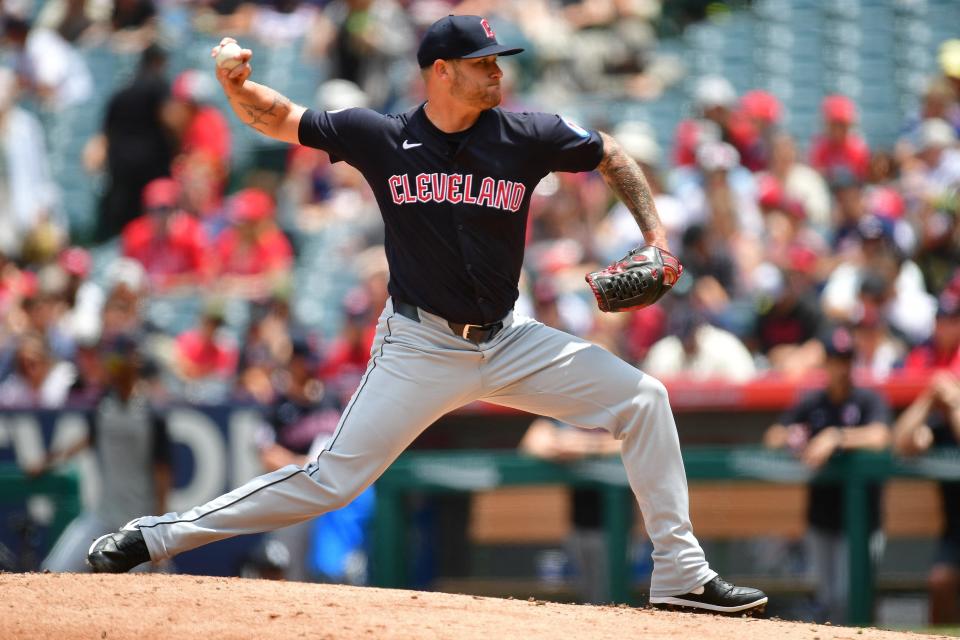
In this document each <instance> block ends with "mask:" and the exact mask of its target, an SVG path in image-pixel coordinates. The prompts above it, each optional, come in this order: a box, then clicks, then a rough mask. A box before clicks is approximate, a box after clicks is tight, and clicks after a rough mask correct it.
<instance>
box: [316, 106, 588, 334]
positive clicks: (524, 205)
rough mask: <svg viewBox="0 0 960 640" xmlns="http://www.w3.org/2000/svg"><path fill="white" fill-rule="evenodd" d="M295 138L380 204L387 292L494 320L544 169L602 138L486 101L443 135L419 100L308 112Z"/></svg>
mask: <svg viewBox="0 0 960 640" xmlns="http://www.w3.org/2000/svg"><path fill="white" fill-rule="evenodd" d="M299 135H300V143H301V144H303V145H305V146H308V147H315V148H317V149H322V150H324V151H326V152H328V153H329V154H330V157H331V160H333V161H337V160H343V161H345V162H347V163H349V164H351V165H353V166H354V167H356V168H357V169H358V170H359V171H360V172H361V173H362V174H363V175H364V177H365V178H366V179H367V182H369V183H370V186H371V187H372V188H373V192H374V194H375V196H376V198H377V202H378V204H379V205H380V212H381V214H382V216H383V220H384V225H385V230H386V240H385V248H386V252H387V261H388V262H389V265H390V287H389V289H390V295H391V296H393V297H394V298H395V299H398V300H402V301H404V302H407V303H410V304H414V305H416V306H418V307H420V308H422V309H425V310H426V311H429V312H430V313H434V314H437V315H439V316H441V317H443V318H446V319H447V320H450V321H453V322H466V323H473V324H485V323H490V322H496V321H497V320H500V319H501V318H502V317H503V316H504V315H505V314H506V313H507V312H508V311H509V310H510V309H511V308H512V307H513V304H514V301H515V300H516V299H517V295H518V291H517V282H518V280H519V278H520V269H521V266H522V264H523V249H524V239H525V233H526V227H527V210H528V208H529V206H530V195H531V193H532V192H533V189H534V187H536V186H537V184H538V183H539V182H540V180H541V179H542V178H543V177H544V176H546V175H547V174H548V173H550V172H552V171H592V170H593V169H595V168H596V167H597V165H598V164H599V163H600V160H601V158H602V157H603V142H602V141H601V139H600V136H599V134H597V132H595V131H587V130H585V129H581V128H580V127H579V126H577V125H575V124H573V123H571V122H569V121H567V120H565V119H563V118H561V117H560V116H557V115H548V114H543V113H513V112H509V111H503V110H501V109H491V110H488V111H484V112H483V113H482V114H481V115H480V118H479V119H478V120H477V122H476V123H475V124H474V125H473V126H472V127H470V128H469V129H467V130H466V131H463V132H459V133H456V134H452V135H451V134H445V133H443V132H442V131H440V130H439V129H437V128H436V127H435V126H433V124H432V123H431V122H430V121H429V119H428V118H427V117H426V115H425V114H424V110H423V106H422V105H421V106H418V107H416V108H414V109H411V110H410V111H408V112H406V113H403V114H399V115H381V114H379V113H377V112H375V111H371V110H369V109H343V110H339V111H312V110H307V112H306V113H304V115H303V118H302V119H301V121H300V132H299Z"/></svg>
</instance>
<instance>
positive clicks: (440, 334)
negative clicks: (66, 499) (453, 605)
mask: <svg viewBox="0 0 960 640" xmlns="http://www.w3.org/2000/svg"><path fill="white" fill-rule="evenodd" d="M371 354H372V357H371V359H370V363H369V365H368V366H367V371H366V373H365V374H364V376H363V378H362V380H361V382H360V385H359V386H358V387H357V390H356V392H354V395H353V398H352V399H351V400H350V403H349V404H348V405H347V408H346V409H345V410H344V412H343V416H342V417H341V419H340V424H339V425H338V427H337V430H336V431H335V432H334V433H333V435H332V436H331V437H330V439H329V440H328V441H327V443H326V445H325V446H324V448H323V449H322V451H321V452H320V454H319V455H318V457H317V458H316V460H314V461H313V462H310V463H309V464H307V465H306V466H304V467H297V466H293V465H291V466H288V467H284V468H282V469H278V470H277V471H274V472H272V473H268V474H266V475H263V476H260V477H259V478H255V479H253V480H251V481H250V482H248V483H246V484H245V485H243V486H242V487H240V488H238V489H235V490H233V491H231V492H230V493H227V494H225V495H223V496H220V497H219V498H215V499H213V500H211V501H210V502H208V503H207V504H204V505H201V506H199V507H194V508H193V509H190V510H189V511H186V512H184V513H179V514H178V513H168V514H166V515H163V516H159V517H154V516H147V517H144V518H141V519H140V521H139V526H140V530H141V532H142V533H143V536H144V539H145V540H146V543H147V548H148V549H149V551H150V556H151V558H152V559H153V560H155V561H156V560H161V559H165V558H169V557H172V556H174V555H176V554H178V553H181V552H183V551H187V550H189V549H194V548H196V547H199V546H201V545H204V544H207V543H210V542H214V541H216V540H221V539H223V538H228V537H231V536H236V535H241V534H248V533H258V532H262V531H269V530H273V529H277V528H279V527H285V526H288V525H291V524H295V523H297V522H301V521H303V520H306V519H309V518H313V517H315V516H318V515H320V514H322V513H325V512H327V511H332V510H334V509H338V508H340V507H342V506H344V505H346V504H347V503H349V502H350V501H351V500H353V498H354V497H356V496H357V495H358V494H360V492H362V491H363V490H364V489H365V488H366V487H367V486H368V485H370V484H371V483H372V482H373V481H374V480H376V479H377V478H378V477H379V476H380V474H382V473H383V472H384V470H386V468H387V467H388V466H390V463H392V462H393V461H394V460H395V459H396V458H397V456H399V455H400V453H401V452H403V450H404V449H406V448H407V446H409V444H410V443H411V442H412V441H413V440H414V439H415V438H416V437H417V436H418V435H420V433H421V432H422V431H423V430H424V429H426V428H427V427H428V426H429V425H430V424H432V423H433V422H434V421H436V420H437V419H438V418H440V417H441V416H442V415H444V414H446V413H448V412H450V411H452V410H454V409H456V408H458V407H461V406H463V405H465V404H467V403H469V402H472V401H474V400H484V401H486V402H490V403H493V404H498V405H503V406H506V407H514V408H517V409H522V410H524V411H528V412H530V413H535V414H540V415H544V416H549V417H552V418H556V419H558V420H562V421H564V422H568V423H571V424H575V425H577V426H580V427H587V428H603V429H606V430H607V431H609V432H611V433H612V434H613V435H614V436H615V437H616V438H618V439H620V440H622V441H623V446H622V457H623V461H624V465H625V467H626V470H627V476H628V478H629V480H630V486H631V487H632V489H633V491H634V493H635V495H636V496H637V501H638V502H639V504H640V510H641V512H642V513H643V519H644V523H645V526H646V530H647V533H648V534H649V536H650V539H651V541H652V543H653V547H654V551H653V560H654V568H653V577H652V580H651V595H653V596H668V595H679V594H683V593H687V592H689V591H691V590H692V589H694V588H696V587H697V586H699V585H702V584H705V583H706V582H708V581H709V580H711V579H713V577H714V576H715V575H716V573H715V572H714V571H712V570H711V569H710V567H709V566H708V565H707V562H706V560H705V558H704V554H703V550H702V549H701V547H700V544H699V543H698V542H697V539H696V538H695V537H694V535H693V531H692V527H691V525H690V518H689V514H688V497H687V480H686V475H685V473H684V469H683V460H682V458H681V456H680V443H679V439H678V437H677V429H676V424H675V423H674V420H673V414H672V413H671V410H670V403H669V400H668V398H667V392H666V390H665V388H664V386H663V384H661V383H660V381H658V380H656V379H655V378H652V377H651V376H648V375H646V374H644V373H643V372H641V371H639V370H637V369H636V368H634V367H632V366H630V365H629V364H627V363H625V362H624V361H622V360H620V359H619V358H617V357H616V356H614V355H612V354H610V353H609V352H607V351H605V350H604V349H601V348H600V347H598V346H596V345H593V344H591V343H589V342H587V341H585V340H581V339H580V338H576V337H573V336H570V335H568V334H565V333H563V332H561V331H558V330H556V329H552V328H550V327H547V326H545V325H543V324H541V323H539V322H537V321H535V320H533V319H531V318H526V317H522V316H519V315H516V314H514V313H512V312H511V313H510V314H508V315H507V317H506V318H504V328H503V330H502V331H500V333H499V334H497V335H496V336H495V337H494V338H493V339H492V340H490V341H488V342H485V343H482V344H480V345H476V344H474V343H473V342H470V341H468V340H465V339H463V338H461V337H459V336H456V335H454V334H453V333H452V332H451V330H450V328H449V327H448V325H447V322H446V321H445V320H443V319H442V318H439V317H437V316H434V315H431V314H429V313H426V312H424V311H420V322H416V321H414V320H411V319H409V318H406V317H404V316H401V315H399V314H397V313H396V312H395V311H394V309H393V304H392V302H390V301H388V302H387V305H386V308H385V309H384V311H383V313H382V314H381V315H380V320H379V322H378V325H377V334H376V338H375V340H374V344H373V348H372V350H371Z"/></svg>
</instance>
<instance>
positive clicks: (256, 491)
mask: <svg viewBox="0 0 960 640" xmlns="http://www.w3.org/2000/svg"><path fill="white" fill-rule="evenodd" d="M298 473H306V471H305V470H304V469H297V470H296V471H294V472H293V473H291V474H290V475H288V476H285V477H283V478H280V479H279V480H274V481H273V482H268V483H267V484H265V485H263V486H262V487H257V488H256V489H254V490H253V491H251V492H250V493H248V494H246V495H242V496H240V497H239V498H237V499H236V500H234V501H233V502H231V503H229V504H225V505H223V506H222V507H217V508H216V509H212V510H210V511H207V512H206V513H201V514H200V515H198V516H197V517H196V518H193V519H192V520H171V521H170V522H155V523H153V524H145V525H137V526H138V528H140V529H152V528H154V527H156V526H159V525H161V524H181V523H184V522H196V521H197V520H199V519H200V518H205V517H206V516H209V515H210V514H213V513H216V512H217V511H223V510H224V509H229V508H230V507H232V506H233V505H235V504H237V503H238V502H240V501H241V500H246V499H247V498H249V497H250V496H252V495H253V494H255V493H258V492H260V491H263V490H264V489H266V488H267V487H272V486H273V485H275V484H280V483H281V482H285V481H287V480H289V479H290V478H292V477H293V476H295V475H297V474H298Z"/></svg>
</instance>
